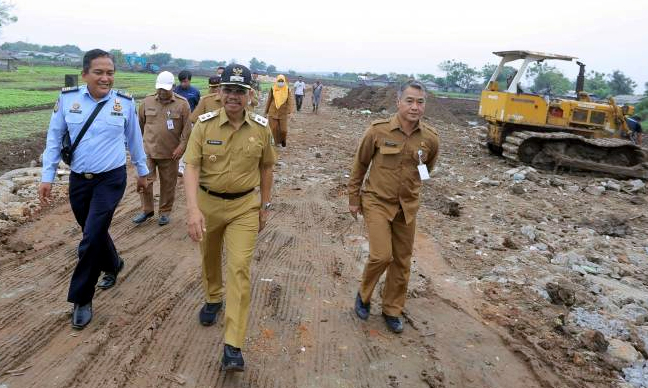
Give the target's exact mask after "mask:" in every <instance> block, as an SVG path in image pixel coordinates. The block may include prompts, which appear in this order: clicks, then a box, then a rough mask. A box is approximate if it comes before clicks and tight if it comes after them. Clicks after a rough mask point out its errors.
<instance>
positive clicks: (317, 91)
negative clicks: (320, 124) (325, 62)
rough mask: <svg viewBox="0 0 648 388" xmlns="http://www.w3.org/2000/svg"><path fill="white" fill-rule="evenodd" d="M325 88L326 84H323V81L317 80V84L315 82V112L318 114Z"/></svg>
mask: <svg viewBox="0 0 648 388" xmlns="http://www.w3.org/2000/svg"><path fill="white" fill-rule="evenodd" d="M323 90H324V85H322V81H320V80H317V81H315V84H313V113H315V114H317V111H318V110H319V105H320V102H321V101H322V92H323Z"/></svg>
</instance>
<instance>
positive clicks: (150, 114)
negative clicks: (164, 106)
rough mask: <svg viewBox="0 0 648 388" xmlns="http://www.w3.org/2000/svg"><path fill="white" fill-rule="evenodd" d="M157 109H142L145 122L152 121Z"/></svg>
mask: <svg viewBox="0 0 648 388" xmlns="http://www.w3.org/2000/svg"><path fill="white" fill-rule="evenodd" d="M157 114H158V110H157V108H145V109H144V116H145V117H146V122H147V123H154V122H155V119H156V117H157Z"/></svg>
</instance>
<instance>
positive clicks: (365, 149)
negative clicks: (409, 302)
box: [348, 81, 439, 333]
mask: <svg viewBox="0 0 648 388" xmlns="http://www.w3.org/2000/svg"><path fill="white" fill-rule="evenodd" d="M426 96H427V94H426V91H425V87H424V86H423V84H421V83H419V82H417V81H409V82H407V83H405V84H404V85H403V86H402V87H401V89H400V91H399V93H398V100H397V108H398V111H397V113H396V114H395V115H393V116H392V117H391V118H390V119H385V120H377V121H374V122H373V123H372V124H371V126H370V127H369V129H367V131H366V132H365V133H364V135H363V137H362V139H361V140H360V145H359V146H358V150H357V152H356V155H355V160H354V162H353V169H352V172H351V177H350V178H349V186H348V188H349V211H350V212H351V215H352V216H353V217H354V218H356V217H357V214H358V213H361V214H363V215H364V220H365V223H366V226H367V231H368V234H369V259H368V260H367V263H366V264H365V268H364V272H363V274H362V283H361V285H360V290H359V291H358V294H357V295H356V302H355V312H356V314H357V315H358V317H360V319H362V320H366V319H367V318H368V317H369V310H370V303H371V295H372V293H373V291H374V288H375V287H376V284H377V283H378V279H380V276H381V275H382V274H383V273H384V272H385V271H387V275H386V277H385V286H384V288H383V293H382V315H383V317H384V319H385V323H386V324H387V327H388V329H389V330H391V331H393V332H395V333H400V332H402V331H403V323H402V321H401V319H400V315H401V313H402V311H403V308H404V306H405V296H406V294H407V283H408V281H409V275H410V260H411V257H412V248H413V245H414V231H415V229H416V213H417V211H418V207H419V190H420V188H421V181H423V180H427V179H429V171H430V170H432V168H433V167H434V163H435V162H436V159H437V156H438V155H439V136H438V134H437V132H436V131H435V130H434V129H433V128H432V127H430V126H429V125H427V124H425V123H423V122H422V121H421V117H423V113H424V112H425V100H426ZM370 164H371V170H370V171H369V176H368V177H367V180H366V182H365V185H364V188H362V183H363V181H364V179H365V175H366V173H367V169H368V168H369V165H370ZM361 188H362V191H361Z"/></svg>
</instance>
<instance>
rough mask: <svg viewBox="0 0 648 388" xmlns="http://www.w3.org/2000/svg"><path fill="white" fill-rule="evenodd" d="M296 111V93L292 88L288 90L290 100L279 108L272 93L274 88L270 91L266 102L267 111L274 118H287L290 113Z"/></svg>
mask: <svg viewBox="0 0 648 388" xmlns="http://www.w3.org/2000/svg"><path fill="white" fill-rule="evenodd" d="M294 111H295V95H294V94H293V91H292V90H288V100H286V102H285V103H284V104H283V105H282V106H280V107H279V109H277V107H276V106H275V102H274V96H273V95H272V88H270V91H269V92H268V101H267V102H266V107H265V113H266V115H268V117H270V118H273V119H285V118H286V116H288V114H289V113H293V112H294Z"/></svg>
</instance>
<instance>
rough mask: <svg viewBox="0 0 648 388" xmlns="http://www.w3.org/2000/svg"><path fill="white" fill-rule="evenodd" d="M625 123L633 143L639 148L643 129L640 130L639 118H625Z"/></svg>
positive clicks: (636, 116)
mask: <svg viewBox="0 0 648 388" xmlns="http://www.w3.org/2000/svg"><path fill="white" fill-rule="evenodd" d="M626 123H627V124H628V128H630V131H632V135H633V137H634V138H635V143H636V144H637V145H639V146H641V137H642V136H641V135H642V134H643V129H642V128H641V117H640V116H638V115H634V116H632V117H626Z"/></svg>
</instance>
